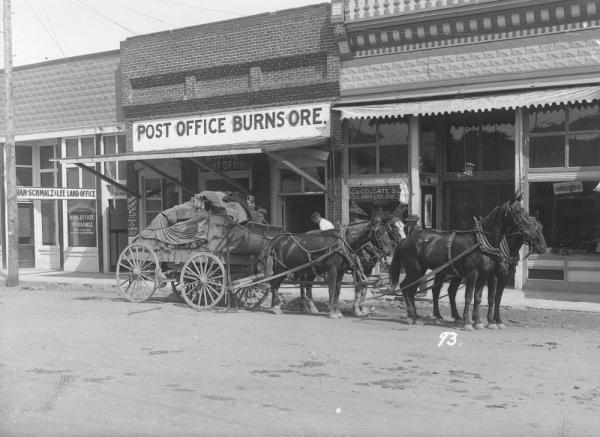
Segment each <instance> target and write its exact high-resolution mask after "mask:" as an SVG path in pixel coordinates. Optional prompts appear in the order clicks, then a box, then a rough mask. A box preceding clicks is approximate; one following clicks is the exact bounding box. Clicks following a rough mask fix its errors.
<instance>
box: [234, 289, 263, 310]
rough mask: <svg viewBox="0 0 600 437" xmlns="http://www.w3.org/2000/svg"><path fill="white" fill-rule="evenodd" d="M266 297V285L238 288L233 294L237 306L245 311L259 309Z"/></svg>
mask: <svg viewBox="0 0 600 437" xmlns="http://www.w3.org/2000/svg"><path fill="white" fill-rule="evenodd" d="M268 295H269V285H268V284H256V285H253V286H250V287H244V288H240V289H238V290H236V291H235V293H234V296H235V298H236V300H237V304H238V305H239V306H240V307H242V308H246V309H253V308H259V307H260V306H261V305H262V303H263V302H264V301H265V299H266V298H267V296H268Z"/></svg>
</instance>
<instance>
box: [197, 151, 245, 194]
mask: <svg viewBox="0 0 600 437" xmlns="http://www.w3.org/2000/svg"><path fill="white" fill-rule="evenodd" d="M187 159H189V160H190V161H192V162H193V163H194V164H196V165H197V166H199V167H202V168H203V169H205V170H208V171H210V172H212V173H214V174H216V175H218V176H220V177H221V178H223V179H224V180H225V181H226V182H227V183H228V184H230V185H232V186H233V187H235V188H237V190H238V191H239V192H241V193H243V194H245V195H248V194H250V192H249V191H248V189H247V188H246V187H244V186H243V185H241V184H240V183H239V182H237V181H236V180H233V179H232V178H230V177H229V176H227V175H226V174H225V173H223V172H222V171H220V170H217V169H216V168H214V167H213V166H211V165H210V164H208V163H207V162H205V161H204V160H203V159H201V158H187Z"/></svg>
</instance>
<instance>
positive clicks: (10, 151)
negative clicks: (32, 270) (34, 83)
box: [4, 0, 19, 287]
mask: <svg viewBox="0 0 600 437" xmlns="http://www.w3.org/2000/svg"><path fill="white" fill-rule="evenodd" d="M4 79H5V83H6V143H5V145H4V171H5V175H6V177H5V179H6V215H7V220H6V224H7V231H8V232H7V233H8V238H7V243H8V244H7V245H6V247H7V252H8V253H7V255H8V256H7V267H8V268H7V273H8V277H7V279H6V285H7V286H8V287H16V286H17V285H19V246H18V241H19V235H18V234H19V228H18V204H17V170H16V164H15V126H14V117H13V78H12V30H11V8H10V0H4Z"/></svg>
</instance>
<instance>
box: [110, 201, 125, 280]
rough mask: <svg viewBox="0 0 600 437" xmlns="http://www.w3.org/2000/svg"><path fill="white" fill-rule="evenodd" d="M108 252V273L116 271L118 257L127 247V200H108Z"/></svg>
mask: <svg viewBox="0 0 600 437" xmlns="http://www.w3.org/2000/svg"><path fill="white" fill-rule="evenodd" d="M108 205H109V208H108V210H109V214H108V235H109V241H108V250H109V253H110V255H109V259H110V266H109V267H110V271H111V272H114V271H116V269H117V261H118V259H119V255H120V254H121V252H122V251H123V249H125V247H127V243H128V237H127V222H128V220H127V217H128V215H127V199H110V200H109V201H108Z"/></svg>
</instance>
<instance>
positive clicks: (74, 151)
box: [65, 138, 79, 158]
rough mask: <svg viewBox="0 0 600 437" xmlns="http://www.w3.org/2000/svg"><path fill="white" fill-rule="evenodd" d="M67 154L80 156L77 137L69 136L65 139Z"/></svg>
mask: <svg viewBox="0 0 600 437" xmlns="http://www.w3.org/2000/svg"><path fill="white" fill-rule="evenodd" d="M65 149H66V150H65V156H66V157H67V158H69V157H72V156H79V149H78V148H77V138H69V139H68V140H65Z"/></svg>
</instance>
